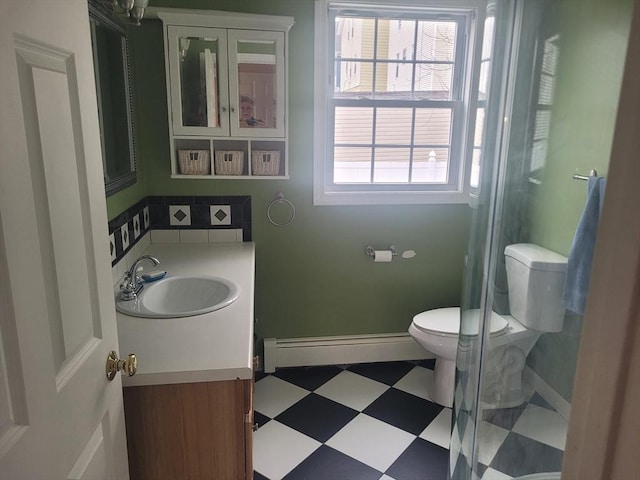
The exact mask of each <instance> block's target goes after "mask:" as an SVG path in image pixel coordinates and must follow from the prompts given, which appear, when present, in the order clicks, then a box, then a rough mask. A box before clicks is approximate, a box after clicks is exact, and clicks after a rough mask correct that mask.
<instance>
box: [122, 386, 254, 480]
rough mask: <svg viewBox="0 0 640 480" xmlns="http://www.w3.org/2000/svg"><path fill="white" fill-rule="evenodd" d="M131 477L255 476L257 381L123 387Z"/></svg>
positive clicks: (172, 479) (151, 479) (227, 478)
mask: <svg viewBox="0 0 640 480" xmlns="http://www.w3.org/2000/svg"><path fill="white" fill-rule="evenodd" d="M124 407H125V421H126V427H127V449H128V453H129V472H130V475H131V480H164V479H166V480H176V479H188V478H189V479H224V480H233V479H238V480H240V479H242V480H245V479H252V478H253V463H252V434H253V431H252V426H253V379H250V380H239V379H238V380H228V381H218V382H202V383H183V384H174V385H150V386H142V387H127V388H124Z"/></svg>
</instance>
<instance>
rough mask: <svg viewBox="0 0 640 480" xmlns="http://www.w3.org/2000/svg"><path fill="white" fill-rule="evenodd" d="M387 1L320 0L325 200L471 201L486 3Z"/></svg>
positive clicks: (318, 147)
mask: <svg viewBox="0 0 640 480" xmlns="http://www.w3.org/2000/svg"><path fill="white" fill-rule="evenodd" d="M408 1H410V0H408ZM389 3H390V2H386V3H385V5H384V6H383V5H380V6H379V7H375V6H372V5H371V2H367V3H366V4H364V3H363V4H362V8H361V9H360V8H354V3H353V2H349V5H348V6H343V5H342V4H340V3H335V2H332V1H330V0H318V1H317V10H316V19H317V20H316V22H320V23H319V24H318V25H316V32H325V33H320V34H318V35H317V36H316V55H317V60H316V68H317V69H318V72H317V73H318V75H317V79H316V129H315V132H316V133H315V134H316V138H315V144H314V146H315V155H314V157H315V158H314V161H315V172H314V174H315V178H314V202H315V204H317V205H331V204H336V205H340V204H387V203H388V204H393V203H443V202H449V203H457V202H464V201H466V196H465V194H466V190H467V188H466V186H465V182H464V179H465V177H467V178H468V173H466V172H465V164H466V163H470V162H468V161H467V158H469V159H470V158H471V155H472V147H473V128H472V127H473V126H470V125H468V124H467V123H468V122H467V116H468V108H467V106H468V105H469V104H470V101H471V99H470V92H472V91H477V88H476V89H472V88H471V84H472V82H471V79H472V78H473V75H472V73H473V68H472V67H473V62H471V61H470V60H471V59H470V58H469V52H472V51H473V44H474V42H473V41H471V37H472V35H471V33H472V32H474V31H475V29H474V28H473V26H474V25H473V24H472V19H473V18H477V15H478V14H479V13H480V9H479V8H478V9H477V10H476V9H475V8H472V7H466V8H460V7H459V6H458V7H457V8H456V9H451V8H447V7H446V4H447V2H443V3H442V8H438V9H434V7H433V6H430V7H429V8H416V7H415V2H414V3H413V4H414V6H413V7H412V8H409V7H406V8H405V7H402V6H400V5H395V4H394V5H393V6H392V7H390V6H389ZM449 3H450V2H449ZM474 13H475V17H474ZM322 22H324V24H323V23H322ZM393 27H395V28H393ZM348 30H351V31H350V35H347V34H345V32H347V31H348ZM321 59H324V60H325V61H324V62H323V61H320V60H321ZM347 65H354V66H355V67H356V68H357V71H358V73H359V75H358V81H357V82H353V81H349V79H348V78H347V75H346V70H345V69H346V68H347ZM338 79H341V80H338ZM467 170H468V169H467Z"/></svg>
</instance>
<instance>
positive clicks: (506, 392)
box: [409, 243, 567, 408]
mask: <svg viewBox="0 0 640 480" xmlns="http://www.w3.org/2000/svg"><path fill="white" fill-rule="evenodd" d="M504 254H505V262H506V269H507V284H508V288H509V308H510V310H511V315H503V316H501V315H498V314H497V313H495V312H492V313H491V324H490V325H491V330H490V335H489V341H488V345H487V351H488V352H489V354H488V357H487V359H486V362H485V369H484V376H483V394H482V402H483V403H485V404H488V405H490V406H491V407H494V408H507V407H513V406H517V405H520V404H521V403H522V402H523V400H524V398H523V389H522V370H523V368H524V366H525V363H526V357H527V355H528V354H529V352H530V351H531V349H532V348H533V346H534V345H535V343H536V342H537V341H538V338H539V337H540V335H541V334H542V333H544V332H559V331H561V330H562V325H563V322H564V312H565V311H564V308H562V306H561V303H560V301H561V298H562V291H563V287H564V278H565V273H566V269H567V259H566V257H563V256H562V255H560V254H558V253H555V252H552V251H551V250H547V249H546V248H543V247H540V246H538V245H534V244H531V243H519V244H515V245H509V246H507V248H506V249H505V251H504ZM464 315H465V318H464V320H463V321H462V325H463V327H464V331H463V332H462V333H463V335H462V338H464V339H472V338H473V337H474V336H475V335H477V332H478V331H479V325H480V311H479V310H470V311H465V312H464ZM460 317H461V314H460V308H459V307H451V308H437V309H434V310H428V311H426V312H422V313H419V314H418V315H416V316H415V317H413V322H412V323H411V326H410V327H409V333H410V334H411V336H412V337H413V338H414V339H415V340H416V341H417V342H418V343H419V344H420V345H421V346H422V347H424V348H425V349H426V350H428V351H429V352H431V353H433V354H434V355H435V356H436V364H435V368H434V382H433V391H432V392H431V399H432V400H433V401H434V402H436V403H438V404H440V405H444V406H446V407H451V406H452V404H453V394H454V382H455V370H456V355H457V354H458V351H460V354H461V355H465V354H467V353H469V354H473V351H472V349H471V347H472V346H473V344H474V343H475V342H467V341H464V342H459V340H460V337H461V336H460V324H461V321H460V320H461V319H460ZM459 343H460V348H458V344H459ZM461 360H462V359H461ZM464 363H465V362H464V361H461V362H460V364H461V365H462V364H464Z"/></svg>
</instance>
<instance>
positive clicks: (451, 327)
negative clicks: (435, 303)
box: [413, 307, 508, 335]
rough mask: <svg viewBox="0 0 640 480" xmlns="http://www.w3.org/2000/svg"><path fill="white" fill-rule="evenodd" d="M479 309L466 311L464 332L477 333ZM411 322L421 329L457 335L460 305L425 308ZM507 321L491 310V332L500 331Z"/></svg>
mask: <svg viewBox="0 0 640 480" xmlns="http://www.w3.org/2000/svg"><path fill="white" fill-rule="evenodd" d="M479 313H480V311H479V310H469V311H467V312H466V315H468V317H465V322H464V327H465V332H464V333H465V334H467V335H477V334H478V330H479V328H478V320H479V318H480V315H479ZM413 323H414V324H415V325H416V327H418V328H419V329H421V330H427V331H431V332H435V333H443V334H451V335H458V334H459V333H460V307H449V308H435V309H433V310H427V311H426V312H422V313H419V314H417V315H416V316H415V317H413ZM507 325H508V322H507V321H506V320H505V319H504V318H502V317H501V316H500V315H498V314H497V313H494V312H492V317H491V333H492V334H496V333H501V332H502V331H504V330H505V329H506V328H507Z"/></svg>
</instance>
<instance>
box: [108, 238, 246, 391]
mask: <svg viewBox="0 0 640 480" xmlns="http://www.w3.org/2000/svg"><path fill="white" fill-rule="evenodd" d="M144 254H146V255H153V256H155V257H156V258H157V259H158V260H160V265H158V266H157V267H154V270H166V271H167V272H168V274H174V275H187V274H196V275H198V274H199V275H211V276H216V277H224V278H227V279H229V280H232V281H234V282H235V283H236V284H237V285H238V286H239V287H240V296H239V297H238V299H237V300H236V301H235V302H233V303H232V304H231V305H229V306H227V307H224V308H222V309H220V310H216V311H213V312H210V313H205V314H203V315H197V316H193V317H183V318H139V317H130V316H128V315H125V314H122V313H120V312H117V318H118V337H119V343H120V354H121V356H122V357H126V355H128V354H129V353H135V354H136V356H137V357H138V371H137V373H136V374H135V375H134V376H133V377H127V376H126V375H123V377H122V379H123V382H122V383H123V385H124V386H125V387H130V386H140V385H162V384H170V383H192V382H210V381H218V380H235V379H236V378H240V379H250V378H252V366H253V306H254V304H253V301H254V300H253V299H254V285H255V246H254V244H253V243H251V242H239V243H229V244H226V243H217V244H212V243H202V244H195V243H194V244H152V245H150V246H149V247H148V248H147V249H146V250H145V251H144ZM149 265H150V264H148V263H145V264H143V266H144V267H145V268H149Z"/></svg>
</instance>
